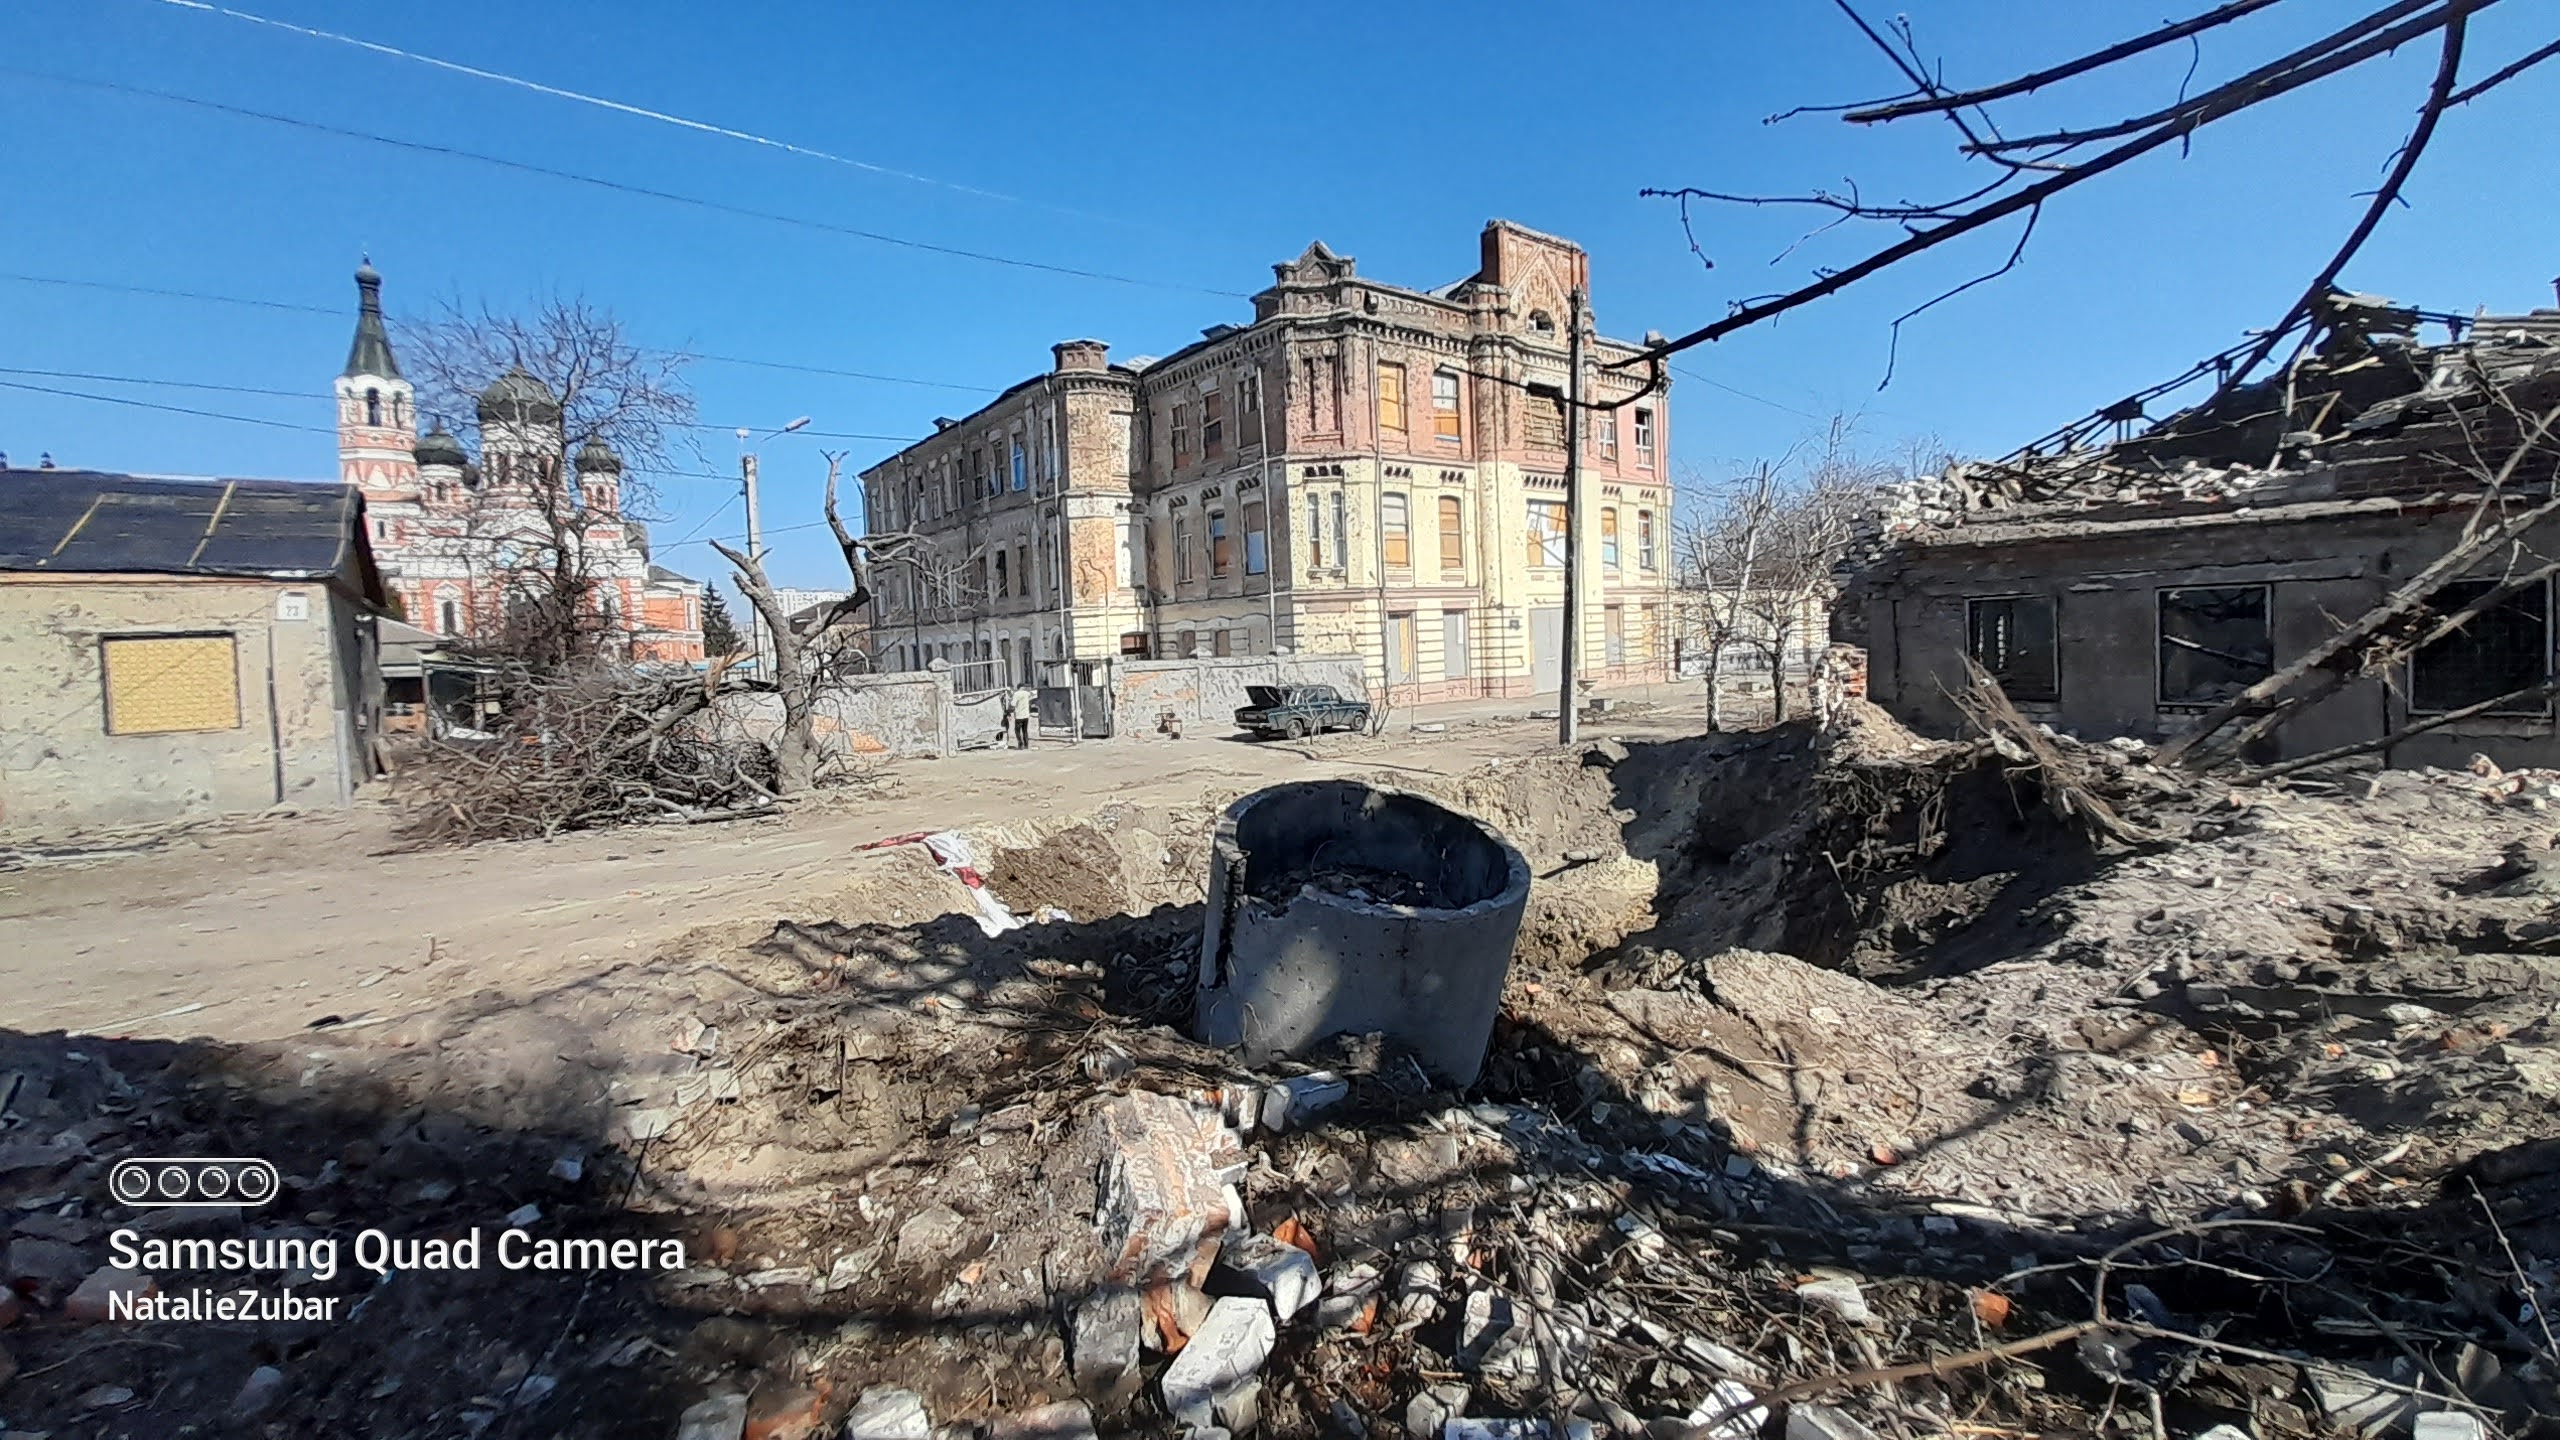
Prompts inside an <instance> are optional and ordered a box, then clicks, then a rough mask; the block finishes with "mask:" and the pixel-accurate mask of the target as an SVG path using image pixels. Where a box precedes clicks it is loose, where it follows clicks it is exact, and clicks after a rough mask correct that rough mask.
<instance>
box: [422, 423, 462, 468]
mask: <svg viewBox="0 0 2560 1440" xmlns="http://www.w3.org/2000/svg"><path fill="white" fill-rule="evenodd" d="M410 453H411V454H413V455H415V456H416V457H417V460H418V463H419V464H420V465H421V466H426V465H450V466H452V467H453V468H454V469H456V470H459V469H461V468H462V467H463V466H465V465H468V464H470V463H471V457H470V456H468V455H465V454H463V453H462V442H461V441H459V440H456V439H454V438H453V437H452V436H451V435H449V434H447V433H445V428H444V427H443V426H441V425H439V426H437V427H436V428H434V429H433V430H430V431H428V432H427V433H426V434H424V435H421V436H419V437H418V448H417V449H415V450H413V451H411V452H410Z"/></svg>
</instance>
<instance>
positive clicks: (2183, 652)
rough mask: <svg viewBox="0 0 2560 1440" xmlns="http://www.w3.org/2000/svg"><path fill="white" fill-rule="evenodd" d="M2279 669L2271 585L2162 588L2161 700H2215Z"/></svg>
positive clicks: (2182, 702) (2201, 702) (2181, 702)
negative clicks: (2271, 619)
mask: <svg viewBox="0 0 2560 1440" xmlns="http://www.w3.org/2000/svg"><path fill="white" fill-rule="evenodd" d="M2274 673H2275V639H2274V636H2273V633H2272V632H2271V631H2270V629H2269V628H2268V624H2267V587H2265V586H2264V585H2215V586H2198V587H2194V588H2190V589H2179V590H2163V591H2161V592H2160V700H2161V703H2163V704H2167V705H2214V704H2219V703H2221V702H2222V701H2225V700H2228V699H2230V698H2231V697H2232V696H2234V695H2237V694H2239V693H2240V692H2241V691H2243V690H2246V689H2248V688H2249V687H2250V686H2252V685H2255V684H2257V683H2258V682H2259V681H2261V680H2264V679H2266V678H2267V677H2268V676H2269V675H2271V674H2274Z"/></svg>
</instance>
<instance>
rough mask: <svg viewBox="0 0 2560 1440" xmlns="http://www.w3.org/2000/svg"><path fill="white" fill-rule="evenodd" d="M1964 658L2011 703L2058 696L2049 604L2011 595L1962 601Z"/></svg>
mask: <svg viewBox="0 0 2560 1440" xmlns="http://www.w3.org/2000/svg"><path fill="white" fill-rule="evenodd" d="M1965 653H1966V654H1968V655H1971V656H1972V657H1973V659H1974V663H1976V664H1978V665H1980V666H1981V667H1982V668H1983V669H1985V670H1988V671H1990V672H1991V678H1992V679H1994V680H1997V681H1999V682H2000V688H2001V689H2002V690H2004V691H2006V692H2008V695H2009V698H2010V699H2012V700H2051V699H2054V698H2055V697H2056V695H2057V694H2058V693H2059V689H2060V687H2059V682H2058V679H2057V675H2056V665H2055V655H2054V624H2053V602H2052V601H2051V600H2049V599H2045V598H2043V597H2041V596H2033V595H2011V596H2004V597H2002V598H2000V599H1997V600H1968V601H1966V602H1965Z"/></svg>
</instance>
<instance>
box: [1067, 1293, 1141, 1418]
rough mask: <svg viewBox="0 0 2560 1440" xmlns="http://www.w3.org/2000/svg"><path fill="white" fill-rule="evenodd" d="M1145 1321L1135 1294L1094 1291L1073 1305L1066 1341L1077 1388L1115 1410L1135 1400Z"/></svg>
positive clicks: (1139, 1380) (1139, 1378)
mask: <svg viewBox="0 0 2560 1440" xmlns="http://www.w3.org/2000/svg"><path fill="white" fill-rule="evenodd" d="M1146 1323H1147V1317H1146V1306H1145V1304H1144V1303H1143V1302H1141V1301H1140V1300H1139V1298H1138V1293H1137V1292H1136V1291H1134V1290H1126V1289H1110V1290H1102V1291H1098V1292H1096V1293H1094V1294H1093V1295H1090V1296H1087V1297H1086V1298H1085V1300H1084V1301H1083V1303H1081V1304H1079V1305H1077V1306H1076V1308H1075V1313H1074V1316H1073V1318H1072V1320H1071V1322H1070V1326H1069V1334H1068V1337H1067V1353H1068V1356H1069V1358H1070V1360H1071V1361H1072V1362H1073V1366H1074V1374H1075V1380H1076V1386H1077V1388H1078V1389H1080V1390H1082V1391H1083V1392H1084V1393H1085V1394H1087V1395H1089V1396H1092V1397H1094V1398H1096V1399H1098V1400H1101V1401H1102V1402H1103V1403H1104V1404H1105V1405H1106V1406H1109V1407H1111V1408H1115V1409H1116V1408H1117V1407H1118V1406H1120V1405H1122V1404H1125V1403H1127V1401H1128V1400H1129V1399H1130V1398H1131V1397H1133V1396H1135V1395H1136V1394H1137V1392H1138V1387H1139V1384H1140V1382H1141V1378H1142V1377H1141V1376H1140V1374H1139V1372H1138V1352H1139V1349H1140V1345H1141V1335H1142V1333H1143V1332H1144V1331H1145V1329H1146Z"/></svg>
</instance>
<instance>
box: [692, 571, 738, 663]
mask: <svg viewBox="0 0 2560 1440" xmlns="http://www.w3.org/2000/svg"><path fill="white" fill-rule="evenodd" d="M746 648H747V642H746V641H745V640H743V639H741V638H739V635H738V627H737V625H736V623H735V622H733V621H732V620H730V618H729V605H728V602H727V601H725V600H722V599H721V598H720V587H719V586H717V585H705V586H703V587H702V653H703V654H705V655H707V656H712V657H715V658H716V657H718V656H722V655H735V654H737V653H738V652H739V651H741V650H744V649H746Z"/></svg>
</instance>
